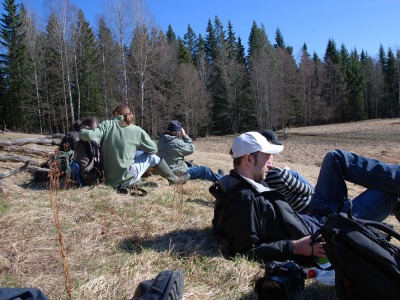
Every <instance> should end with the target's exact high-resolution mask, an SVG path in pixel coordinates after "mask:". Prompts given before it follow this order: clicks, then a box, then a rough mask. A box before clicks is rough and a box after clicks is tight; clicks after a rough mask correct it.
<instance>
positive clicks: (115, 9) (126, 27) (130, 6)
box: [105, 0, 135, 105]
mask: <svg viewBox="0 0 400 300" xmlns="http://www.w3.org/2000/svg"><path fill="white" fill-rule="evenodd" d="M134 4H135V0H111V1H107V2H106V14H105V17H106V20H107V23H108V24H109V26H110V28H111V31H112V32H113V33H114V36H115V38H116V40H117V41H118V45H119V50H120V59H121V68H122V70H121V71H122V83H121V86H122V92H123V95H122V97H123V100H124V101H125V103H126V104H127V105H128V104H129V101H128V100H129V99H128V73H127V65H128V63H127V54H126V46H127V45H130V44H131V40H132V35H133V30H134V27H135V10H134Z"/></svg>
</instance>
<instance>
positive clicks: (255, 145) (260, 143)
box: [231, 131, 283, 158]
mask: <svg viewBox="0 0 400 300" xmlns="http://www.w3.org/2000/svg"><path fill="white" fill-rule="evenodd" d="M282 150H283V146H282V145H275V144H271V143H269V142H268V141H267V139H266V138H265V137H264V136H263V135H262V134H260V133H258V132H255V131H250V132H246V133H242V134H241V135H239V136H238V137H237V138H236V139H234V141H233V143H232V155H231V156H232V158H236V157H241V156H243V155H245V154H247V153H249V154H250V153H254V152H258V151H260V152H263V153H267V154H278V153H280V152H281V151H282Z"/></svg>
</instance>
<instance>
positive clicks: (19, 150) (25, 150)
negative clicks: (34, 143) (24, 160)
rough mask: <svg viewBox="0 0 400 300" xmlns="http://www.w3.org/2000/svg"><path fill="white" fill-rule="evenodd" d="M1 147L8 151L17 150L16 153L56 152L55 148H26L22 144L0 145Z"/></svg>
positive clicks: (45, 154)
mask: <svg viewBox="0 0 400 300" xmlns="http://www.w3.org/2000/svg"><path fill="white" fill-rule="evenodd" d="M0 149H3V150H4V151H7V152H16V153H24V154H34V155H41V156H48V155H51V154H53V153H54V150H44V149H34V148H26V147H22V146H4V147H3V148H2V146H0Z"/></svg>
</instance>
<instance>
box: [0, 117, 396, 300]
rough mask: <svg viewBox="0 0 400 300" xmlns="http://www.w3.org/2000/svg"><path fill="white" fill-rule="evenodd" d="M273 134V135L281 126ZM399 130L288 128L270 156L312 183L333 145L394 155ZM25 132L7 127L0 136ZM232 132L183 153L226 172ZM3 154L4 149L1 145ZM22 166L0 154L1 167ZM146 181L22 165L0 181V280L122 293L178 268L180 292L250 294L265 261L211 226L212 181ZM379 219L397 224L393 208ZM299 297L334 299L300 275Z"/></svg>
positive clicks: (385, 126)
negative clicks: (57, 176) (37, 174)
mask: <svg viewBox="0 0 400 300" xmlns="http://www.w3.org/2000/svg"><path fill="white" fill-rule="evenodd" d="M277 133H278V137H279V138H281V137H282V132H280V131H278V132H277ZM189 134H190V133H189ZM399 134H400V119H386V120H370V121H362V122H354V123H346V124H334V125H324V126H312V127H302V128H289V138H288V139H287V140H285V141H284V146H285V149H284V150H283V152H282V153H281V154H279V155H276V156H275V157H274V161H275V164H276V165H282V166H283V165H288V166H290V167H291V168H293V169H295V170H297V171H298V172H299V173H301V174H302V175H303V176H304V177H306V178H307V179H308V180H309V181H310V182H311V183H313V184H315V183H316V180H317V177H318V172H319V166H320V164H321V161H322V158H323V157H324V154H325V153H326V152H327V151H329V150H331V149H337V148H339V149H345V150H349V151H352V152H356V153H359V154H362V155H366V156H369V157H372V158H376V159H380V160H383V161H385V162H388V163H398V162H399V157H400V147H399ZM27 136H28V135H24V134H17V133H10V132H6V133H3V134H0V140H4V139H8V138H12V139H18V138H24V137H27ZM234 137H235V136H234V135H230V136H218V137H215V136H212V137H206V138H199V139H197V140H195V145H196V151H195V153H194V154H193V155H191V156H189V157H187V158H188V160H193V161H194V162H195V163H196V164H197V165H207V166H209V167H211V168H212V169H213V170H214V171H217V169H219V168H221V169H223V170H224V171H225V172H226V173H228V172H229V170H230V169H231V167H232V160H231V158H230V156H229V154H228V152H229V149H230V145H231V142H232V140H233V138H234ZM26 147H31V148H46V149H55V148H56V146H39V145H36V144H30V145H26ZM4 154H10V153H6V152H5V151H4V150H3V149H0V155H4ZM32 159H36V160H41V161H43V160H44V157H38V156H33V157H32ZM21 165H22V164H21V163H14V162H0V174H1V173H4V172H8V171H10V170H12V169H15V168H17V167H19V166H21ZM145 180H146V181H152V182H156V183H157V184H158V187H156V188H146V189H147V191H148V195H147V196H145V197H138V196H130V195H121V194H117V193H116V192H115V191H114V190H113V189H112V188H110V187H107V186H105V185H98V186H94V187H84V188H76V187H74V185H73V183H71V182H68V181H67V180H65V179H62V180H60V182H59V183H58V182H56V185H54V184H53V185H50V184H49V183H46V184H38V183H35V182H33V181H32V174H30V173H29V172H21V173H17V174H15V175H13V176H9V177H6V178H4V179H2V180H1V181H0V286H3V287H5V286H8V287H37V288H40V289H41V290H42V291H43V292H44V293H45V294H46V295H47V296H48V297H49V299H66V297H67V294H68V293H70V296H71V298H72V299H130V298H132V296H133V294H134V291H135V288H136V286H137V285H138V284H139V282H141V281H142V280H147V279H151V278H154V277H155V276H156V275H157V274H158V273H159V272H160V271H162V270H166V269H170V270H177V269H179V270H182V271H183V272H184V276H185V277H184V280H185V288H184V299H187V300H192V299H257V297H256V295H255V293H254V284H255V281H256V280H257V279H258V278H260V277H261V276H262V275H263V273H264V268H263V265H262V264H260V263H259V262H256V261H251V260H249V259H247V258H246V257H242V256H240V255H238V256H236V257H229V256H227V248H226V245H225V243H224V242H223V241H221V240H220V239H219V238H217V237H216V236H215V235H214V234H213V233H212V230H211V220H212V217H213V207H214V199H213V197H212V196H211V194H210V193H209V192H208V188H209V187H210V185H211V183H210V182H207V181H201V180H191V181H189V182H188V183H186V184H185V185H175V186H169V185H168V182H167V180H165V179H163V178H161V177H160V176H158V175H153V176H150V177H148V178H146V179H145ZM348 188H349V194H350V196H354V195H357V194H358V193H360V192H361V191H362V188H360V187H358V186H355V185H353V184H349V185H348ZM386 222H387V223H390V224H392V225H394V227H395V228H396V229H397V230H398V231H399V230H400V226H399V223H398V222H397V220H396V219H395V218H394V217H393V216H390V217H388V219H387V220H386ZM60 241H61V242H62V248H61V247H60ZM66 290H67V291H68V293H67V292H66ZM298 299H325V300H326V299H335V292H334V287H331V286H324V285H321V284H319V283H318V282H315V281H314V280H310V279H307V281H306V288H305V290H304V291H303V292H302V293H301V294H300V295H299V296H298Z"/></svg>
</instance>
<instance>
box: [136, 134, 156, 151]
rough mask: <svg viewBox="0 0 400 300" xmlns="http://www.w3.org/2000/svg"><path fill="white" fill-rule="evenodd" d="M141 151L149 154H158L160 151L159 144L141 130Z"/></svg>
mask: <svg viewBox="0 0 400 300" xmlns="http://www.w3.org/2000/svg"><path fill="white" fill-rule="evenodd" d="M139 148H140V150H142V151H144V152H146V153H149V154H156V153H157V151H158V148H157V144H156V143H155V142H154V141H153V140H152V139H151V137H150V136H149V135H148V134H147V132H146V131H144V130H143V129H141V136H140V147H139Z"/></svg>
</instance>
